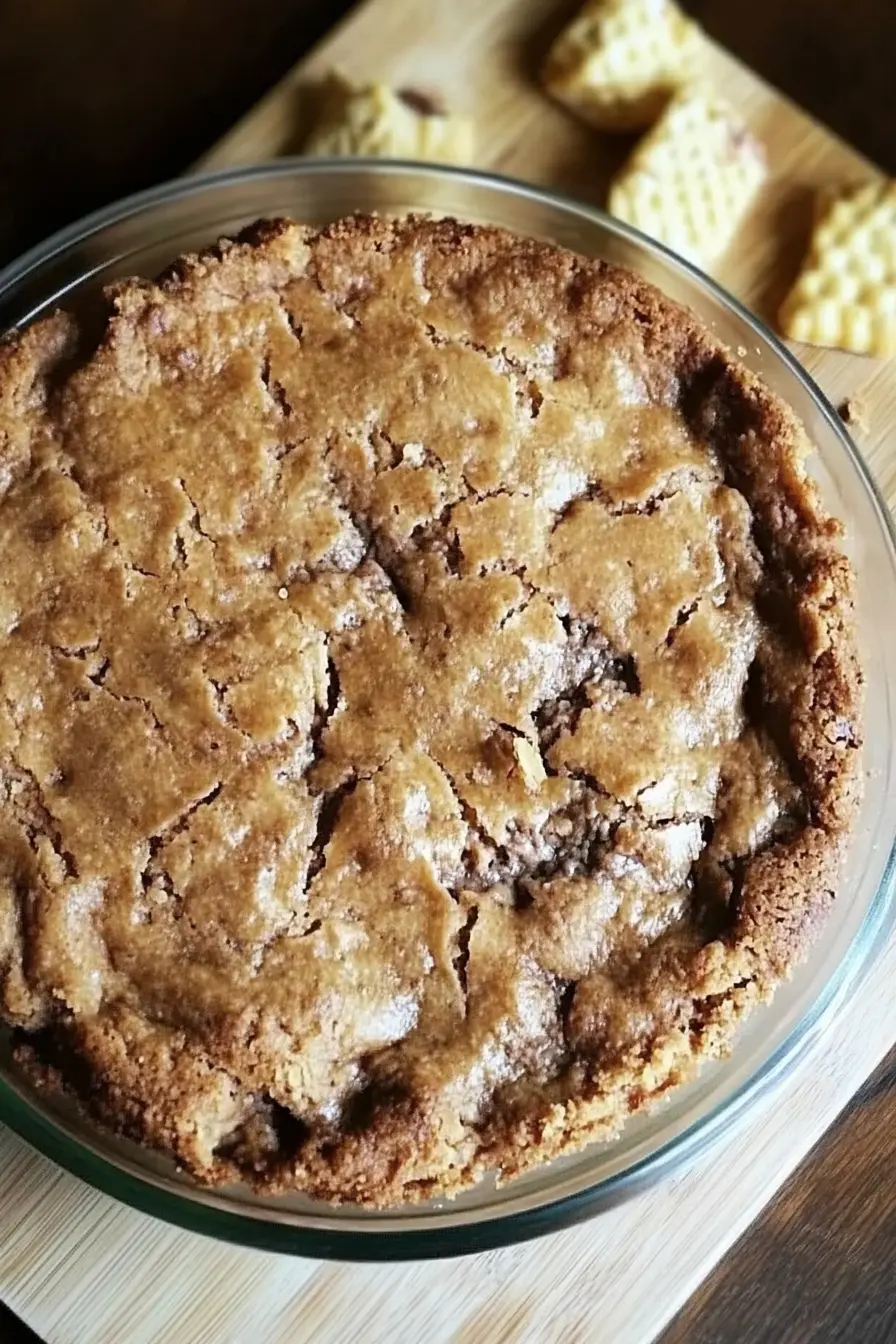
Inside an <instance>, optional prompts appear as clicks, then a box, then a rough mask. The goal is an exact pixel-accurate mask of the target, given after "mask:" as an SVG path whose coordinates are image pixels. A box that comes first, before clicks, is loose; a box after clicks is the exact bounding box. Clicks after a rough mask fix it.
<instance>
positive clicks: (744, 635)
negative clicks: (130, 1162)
mask: <svg viewBox="0 0 896 1344" xmlns="http://www.w3.org/2000/svg"><path fill="white" fill-rule="evenodd" d="M78 339H79V338H78V331H77V327H76V325H75V323H74V321H73V319H70V318H66V317H63V316H58V317H55V318H52V319H50V320H49V321H47V322H44V323H41V324H38V325H36V326H35V327H33V328H32V329H31V330H29V331H27V332H25V333H24V334H22V335H21V336H17V337H14V338H12V339H11V340H10V341H9V342H8V343H7V344H6V345H5V346H3V347H2V349H0V485H2V494H0V527H2V530H3V534H4V537H5V538H6V555H7V557H8V562H7V574H6V576H5V577H4V580H3V587H2V592H0V598H2V607H0V616H2V617H3V618H4V619H3V622H2V624H0V629H3V630H5V631H6V632H7V633H6V635H5V636H4V637H3V638H4V640H5V644H4V649H3V651H2V655H0V696H2V699H3V703H4V706H5V714H6V718H7V723H6V727H5V728H4V730H3V732H2V734H0V782H2V799H3V802H2V807H0V827H2V832H3V844H2V849H0V862H2V873H0V1013H2V1015H3V1016H4V1017H5V1018H6V1020H7V1021H8V1022H9V1023H10V1024H11V1025H12V1026H13V1027H14V1028H16V1029H17V1031H18V1033H19V1042H20V1044H19V1051H18V1054H19V1059H20V1061H21V1063H22V1065H23V1067H25V1068H26V1069H27V1070H28V1071H29V1072H30V1073H31V1075H32V1077H33V1078H35V1080H36V1081H37V1082H38V1083H40V1084H41V1085H43V1086H48V1087H52V1088H58V1087H61V1086H65V1087H68V1088H69V1089H71V1090H73V1091H74V1092H75V1093H76V1094H77V1095H78V1096H79V1097H80V1098H81V1100H82V1101H83V1102H84V1104H85V1105H87V1106H88V1107H89V1109H90V1110H91V1111H92V1112H93V1113H94V1114H95V1115H96V1116H98V1117H99V1118H101V1119H102V1120H104V1121H106V1122H107V1123H109V1124H111V1125H113V1126H116V1127H117V1128H119V1129H121V1130H122V1131H123V1132H126V1133H128V1134H130V1135H132V1136H134V1137H136V1138H137V1139H140V1140H142V1141H145V1142H147V1143H149V1144H152V1145H155V1146H158V1147H161V1148H164V1149H166V1150H168V1151H170V1152H172V1153H173V1154H174V1155H175V1156H176V1158H177V1159H178V1161H180V1162H182V1163H183V1164H185V1165H186V1166H187V1167H188V1168H189V1169H190V1170H191V1171H193V1172H194V1173H195V1174H196V1176H197V1177H198V1178H199V1179H201V1180H203V1181H207V1182H222V1181H229V1180H233V1179H241V1180H247V1179H248V1180H251V1181H253V1182H255V1184H257V1186H258V1187H259V1188H261V1189H264V1190H269V1191H275V1190H288V1189H300V1190H304V1191H307V1192H308V1193H310V1194H312V1195H315V1196H318V1197H321V1198H324V1199H328V1200H332V1201H345V1200H349V1201H359V1202H362V1203H371V1204H389V1203H396V1202H401V1201H406V1200H411V1199H420V1198H427V1197H429V1196H432V1195H434V1194H452V1193H455V1192H456V1191H458V1190H459V1189H462V1188H463V1187H464V1186H466V1185H468V1184H469V1183H470V1182H471V1181H472V1180H475V1179H476V1178H477V1177H478V1176H479V1175H480V1174H481V1173H482V1172H483V1171H486V1170H490V1169H498V1170H499V1171H500V1172H501V1173H502V1174H503V1176H505V1177H509V1176H512V1175H514V1174H516V1173H518V1172H519V1171H522V1170H524V1169H525V1168H527V1167H530V1166H532V1165H534V1164H537V1163H540V1162H543V1161H545V1160H547V1159H549V1158H550V1157H552V1156H554V1155H556V1154H558V1153H561V1152H564V1151H568V1150H570V1149H574V1148H576V1147H579V1146H581V1145H582V1144H583V1143H585V1142H588V1141H589V1140H591V1139H593V1138H596V1137H604V1136H606V1135H609V1134H612V1133H614V1132H616V1131H617V1130H618V1129H619V1127H620V1126H621V1125H622V1124H623V1123H624V1120H625V1118H626V1117H627V1115H629V1114H630V1113H631V1112H632V1111H635V1110H638V1109H641V1108H642V1107H645V1106H649V1105H652V1104H653V1103H654V1102H655V1101H656V1100H658V1099H659V1098H661V1097H662V1096H663V1095H664V1094H665V1093H666V1092H667V1091H668V1089H669V1088H670V1087H671V1086H673V1085H675V1084H676V1083H678V1082H679V1081H681V1080H683V1079H685V1078H687V1077H689V1076H691V1075H692V1073H693V1072H694V1070H695V1069H696V1068H697V1067H698V1066H699V1064H700V1062H701V1061H702V1060H703V1059H705V1058H707V1057H711V1056H714V1055H718V1054H720V1053H724V1052H725V1051H727V1050H728V1048H729V1046H730V1043H731V1039H732V1035H733V1033H734V1030H735V1028H736V1026H737V1024H738V1022H739V1021H740V1020H741V1018H742V1017H743V1015H744V1014H745V1013H746V1012H747V1011H749V1009H750V1008H752V1006H753V1005H754V1004H755V1003H757V1002H759V1001H763V1000H765V999H767V998H768V997H769V996H770V994H771V993H772V991H773V989H774V986H775V984H776V983H777V982H778V981H779V980H780V979H781V978H782V977H783V976H786V975H787V974H788V973H789V972H790V970H791V968H792V967H793V966H794V965H795V964H796V963H797V962H798V961H799V960H800V959H801V958H802V957H803V955H804V954H805V952H806V950H807V948H808V946H809V945H810V943H811V941H812V938H813V936H814V934H815V932H816V931H817V929H818V927H819V926H820V925H821V923H822V922H823V920H824V917H825V915H826V912H827V910H828V907H829V905H830V903H831V901H832V900H833V898H834V892H835V889H836V883H837V872H838V868H839V866H840V863H841V860H842V856H843V851H844V846H845V843H846V841H847V838H848V833H849V830H850V826H851V824H852V819H853V816H854V812H855V808H856V805H857V801H858V798H859V793H860V785H861V773H860V755H861V753H860V751H859V747H860V745H861V731H860V707H861V706H860V701H861V680H862V678H861V672H860V668H859V664H858V662H857V656H856V649H855V637H854V625H853V577H852V572H851V569H850V566H849V563H848V561H847V560H846V558H845V556H844V554H843V551H842V546H841V529H840V526H839V524H837V523H836V522H834V521H832V520H831V519H830V518H828V517H827V515H826V514H825V513H824V510H823V508H822V506H821V504H820V502H819V500H818V497H817V494H816V491H815V488H814V486H813V484H812V483H811V481H810V480H809V479H808V478H807V477H806V475H805V474H804V469H803V466H802V460H803V457H804V454H805V450H806V447H807V445H806V443H805V439H804V435H803V432H802V429H801V428H800V426H799V424H798V423H797V421H796V420H795V418H794V416H793V415H792V413H791V412H790V411H789V410H788V408H787V407H786V406H784V405H783V404H782V403H781V402H780V401H779V400H777V399H776V398H775V397H774V396H773V395H772V394H771V393H770V392H769V391H768V390H767V389H765V388H764V387H763V386H762V385H761V384H760V383H759V382H758V381H757V380H756V379H755V378H754V377H753V376H752V375H751V374H750V373H749V372H748V371H747V370H745V369H744V368H742V367H741V366H740V365H739V364H738V363H737V362H736V361H735V360H734V359H733V357H732V356H731V355H730V353H729V352H728V351H727V350H725V349H724V348H723V347H721V346H720V345H719V344H718V343H717V342H716V341H715V340H714V339H713V338H712V337H711V336H710V335H709V334H708V333H707V332H706V331H705V330H704V329H703V328H701V327H700V326H699V324H698V323H697V322H696V320H695V319H694V318H693V316H692V315H691V314H689V313H688V312H686V311H685V310H683V309H681V308H678V307H676V306H675V305H673V304H672V303H670V302H669V301H668V300H667V299H665V298H664V297H663V296H662V295H660V294H659V293H658V291H656V290H655V289H653V288H652V287H651V286H649V285H647V284H646V283H645V282H643V281H641V280H640V279H638V278H637V277H636V276H634V275H632V274H629V273H627V272H624V271H621V270H618V269H615V268H613V267H610V266H608V265H605V264H603V263H600V262H595V261H584V260H582V259H581V258H578V257H575V256H573V255H571V254H569V253H565V252H561V251H558V250H556V249H553V248H551V247H549V246H547V245H544V244H541V243H537V242H534V241H531V240H526V239H519V238H515V237H512V236H511V235H509V234H507V233H504V232H501V231H499V230H490V229H480V228H474V227H472V226H466V225H461V224H458V223H457V222H455V221H451V220H442V221H437V222H433V221H429V220H425V219H418V218H409V219H406V220H401V221H395V220H384V219H376V218H353V219H349V220H344V221H341V222H339V223H336V224H334V225H332V226H330V227H329V228H327V229H324V230H323V231H321V232H319V233H314V232H312V231H311V230H307V229H303V228H301V227H299V226H297V225H294V224H290V223H287V222H275V223H267V224H262V225H258V226H256V227H255V228H254V229H253V230H250V231H249V232H248V233H247V234H246V235H244V236H243V238H242V239H241V240H238V241H237V242H235V243H231V242H223V243H221V244H220V245H219V246H218V247H217V248H216V249H214V250H213V251H211V252H210V253H208V254H205V255H203V256H202V257H189V258H186V259H183V260H182V261H180V262H179V263H177V265H176V266H175V267H174V268H172V270H171V272H169V273H168V274H167V275H166V276H165V277H163V278H162V279H161V280H160V281H159V282H157V283H155V284H153V283H149V282H144V281H129V282H125V283H123V284H121V285H119V286H117V287H116V288H115V289H114V290H113V291H112V292H111V293H110V311H109V316H108V320H107V323H106V327H105V331H104V333H103V336H102V339H101V340H100V342H99V345H98V346H97V347H96V348H93V347H92V346H88V344H87V342H86V338H83V343H84V346H85V348H83V349H82V350H80V351H78V348H77V346H78ZM595 538H598V539H599V542H600V544H599V546H598V543H597V541H595V540H594V539H595ZM589 547H590V549H589ZM676 548H677V550H676ZM682 550H685V551H686V552H687V555H688V557H689V558H688V562H687V564H682V562H681V560H680V559H678V560H677V559H676V555H677V554H678V552H681V551H682ZM85 557H86V558H85ZM602 557H603V558H602ZM602 565H605V566H609V568H604V569H602V568H601V566H602ZM614 566H615V568H614ZM595 575H597V577H595ZM657 575H659V576H660V577H659V578H657ZM613 576H616V577H613ZM623 599H624V600H623ZM695 688H696V689H695ZM35 689H36V690H37V695H36V696H35V695H34V693H33V692H34V691H35ZM415 697H416V699H415ZM415 705H416V706H417V708H415ZM656 715H659V716H660V717H651V716H656ZM679 722H682V723H685V727H684V728H682V729H681V730H680V732H679V729H678V728H677V727H676V726H675V725H677V724H678V723H679ZM669 723H671V724H672V725H673V726H672V727H671V728H669V727H668V724H669ZM657 725H660V727H657ZM660 729H661V731H660ZM639 734H640V736H639ZM662 734H667V736H666V737H663V736H662ZM676 734H678V735H677V736H676ZM682 734H683V735H682ZM617 739H618V746H617V745H616V743H617ZM660 739H661V740H660ZM658 741H659V746H658V745H657V742H658ZM639 743H641V745H639ZM663 743H665V744H666V745H665V746H664V745H663ZM663 751H666V752H667V757H663V756H662V752H663ZM657 753H660V754H659V755H658V754H657ZM658 762H659V764H658ZM667 767H668V768H667Z"/></svg>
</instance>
